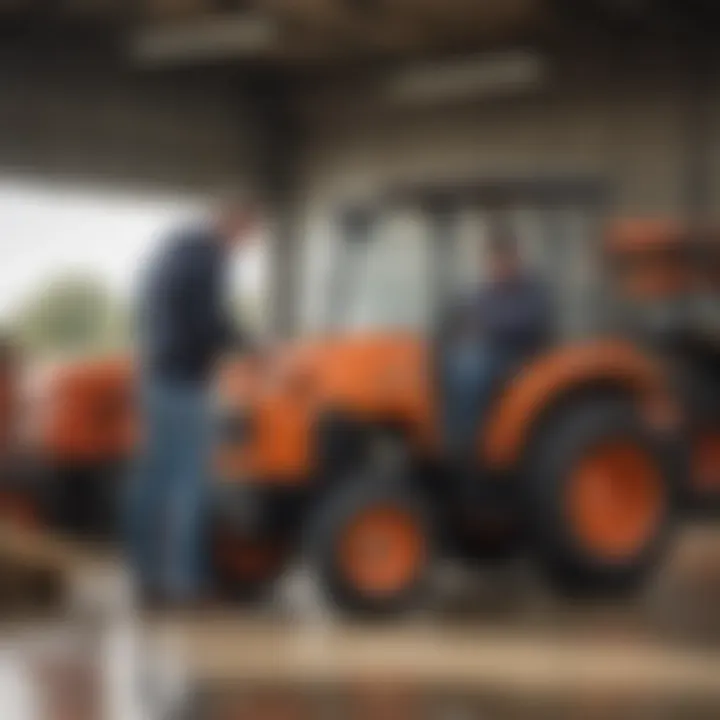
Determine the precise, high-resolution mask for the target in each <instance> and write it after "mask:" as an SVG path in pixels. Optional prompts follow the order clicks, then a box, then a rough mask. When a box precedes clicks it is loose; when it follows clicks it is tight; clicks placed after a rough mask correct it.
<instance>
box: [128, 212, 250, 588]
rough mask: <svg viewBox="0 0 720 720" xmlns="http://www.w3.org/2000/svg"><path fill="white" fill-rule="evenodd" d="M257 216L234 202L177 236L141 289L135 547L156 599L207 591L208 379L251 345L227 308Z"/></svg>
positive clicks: (141, 579) (137, 565)
mask: <svg viewBox="0 0 720 720" xmlns="http://www.w3.org/2000/svg"><path fill="white" fill-rule="evenodd" d="M254 224H255V216H254V212H253V210H252V209H251V208H250V207H249V205H247V204H246V203H238V202H227V203H224V204H223V206H222V207H221V208H219V209H218V210H217V211H216V212H215V213H214V214H213V215H212V217H211V218H210V219H209V220H208V221H206V222H205V223H203V224H200V223H198V224H197V225H195V226H192V227H186V228H183V229H181V230H179V231H176V232H175V233H173V234H171V236H170V237H169V238H168V239H167V241H166V242H165V243H163V245H162V247H161V248H160V251H159V252H158V253H157V255H156V256H155V257H154V259H153V260H152V261H151V263H150V266H149V268H148V272H147V275H146V277H145V282H144V285H143V287H142V288H141V292H140V302H139V307H138V311H139V313H138V327H137V331H138V341H139V366H140V385H139V392H140V398H139V401H140V406H141V413H142V430H143V446H142V450H141V452H140V453H139V455H138V457H137V462H136V464H135V467H134V472H133V477H132V478H131V483H130V503H129V505H130V507H129V545H130V547H129V549H130V556H131V562H132V569H133V573H134V576H135V580H136V583H137V586H138V590H139V592H140V593H141V594H142V596H143V597H146V598H150V599H153V600H154V599H164V600H169V601H176V602H194V601H196V600H197V599H199V598H200V597H201V596H202V594H203V593H204V591H205V589H206V587H205V583H206V580H207V578H206V577H205V568H204V554H203V547H202V546H203V543H202V537H203V535H204V528H203V521H204V518H205V509H206V482H205V481H206V474H207V466H206V461H207V448H208V440H209V437H208V433H209V423H208V417H207V410H206V404H207V390H208V382H209V378H210V375H211V372H212V368H213V365H214V363H215V360H216V359H217V357H218V355H219V354H220V353H221V352H222V351H223V350H225V349H227V348H228V347H229V346H230V345H235V346H240V345H242V344H243V339H242V338H241V336H240V335H239V333H238V332H237V331H236V330H235V329H234V328H233V327H232V323H231V321H230V318H229V316H228V314H227V310H226V308H225V303H224V297H223V295H224V293H223V286H224V274H225V270H226V269H227V267H228V265H229V259H230V255H231V252H232V251H233V249H235V248H236V247H238V246H239V245H242V244H244V243H246V242H247V241H248V238H249V237H250V236H251V234H252V230H253V228H254Z"/></svg>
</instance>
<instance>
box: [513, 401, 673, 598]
mask: <svg viewBox="0 0 720 720" xmlns="http://www.w3.org/2000/svg"><path fill="white" fill-rule="evenodd" d="M614 440H622V441H627V440H630V441H631V442H632V444H633V445H634V446H636V447H638V448H640V449H641V450H642V452H643V453H644V454H647V457H648V458H649V459H650V460H651V462H652V463H653V465H654V467H655V469H656V470H657V473H658V476H657V477H658V479H659V483H660V489H661V492H662V496H661V497H662V503H663V504H662V506H661V510H660V512H659V515H658V517H657V520H656V522H655V523H654V524H653V529H652V531H651V533H650V535H649V536H648V538H647V539H646V541H645V542H643V543H642V544H641V545H640V546H638V548H637V550H636V551H633V552H632V553H629V554H627V555H622V556H621V557H620V556H616V557H612V558H608V557H607V556H601V555H599V554H598V553H596V552H593V551H592V550H591V549H590V548H588V547H587V545H586V544H584V543H583V542H582V540H581V539H580V538H579V537H578V534H577V533H576V532H575V531H574V529H573V527H572V524H573V523H572V521H571V520H570V517H569V513H568V512H567V505H566V503H567V498H568V489H569V485H570V481H571V479H572V478H573V471H574V469H576V468H577V464H578V463H579V462H580V460H581V459H582V458H583V457H584V456H587V453H589V452H590V451H591V450H593V449H596V448H598V447H600V446H602V445H603V444H604V443H606V442H612V441H614ZM674 460H675V458H674V456H673V453H672V448H671V447H670V446H669V445H667V444H666V443H665V442H664V441H662V440H660V439H659V438H658V437H657V436H655V435H654V434H653V433H652V432H651V431H650V430H649V429H648V428H647V427H646V426H645V425H644V424H643V423H642V421H641V420H640V418H639V417H638V415H637V413H636V411H635V409H634V408H633V406H632V404H631V403H630V402H623V401H622V400H618V399H609V400H603V399H601V398H597V399H589V400H588V399H586V400H584V401H580V402H579V403H578V404H570V405H568V406H565V407H564V408H562V410H561V411H560V412H559V413H558V414H557V415H556V416H554V417H552V418H551V420H550V422H549V424H548V425H547V426H546V427H545V428H544V430H543V432H542V433H541V435H540V436H539V437H538V438H537V440H536V443H535V445H534V447H533V451H532V452H531V453H530V456H529V464H528V469H527V480H528V484H529V493H528V501H529V502H528V504H527V508H526V513H527V515H528V519H529V527H530V529H531V533H532V535H531V547H532V548H533V551H534V552H535V553H536V554H537V557H538V560H539V562H540V565H541V568H542V570H543V571H544V573H545V574H546V576H547V578H548V579H549V580H550V582H551V584H552V585H553V586H554V588H555V589H556V590H558V591H559V592H561V593H562V594H566V595H572V596H578V595H579V596H598V595H599V596H618V595H625V594H629V593H631V592H634V591H636V590H638V589H639V588H640V587H641V586H642V585H643V583H644V582H645V581H646V579H647V578H648V576H649V575H650V574H651V573H652V572H653V570H655V568H656V567H657V566H658V564H659V562H660V561H661V559H662V558H663V554H664V550H665V547H666V544H667V540H668V537H669V535H670V532H671V529H672V528H673V525H674V521H675V516H676V510H677V492H676V484H677V483H676V480H677V472H676V468H675V467H674Z"/></svg>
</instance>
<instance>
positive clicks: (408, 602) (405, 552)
mask: <svg viewBox="0 0 720 720" xmlns="http://www.w3.org/2000/svg"><path fill="white" fill-rule="evenodd" d="M434 550H435V540H434V533H433V530H432V523H431V522H430V519H429V516H428V513H427V511H426V509H425V506H424V503H423V502H422V500H421V498H420V494H419V490H418V489H417V488H414V487H413V486H412V484H411V483H409V482H397V481H396V480H394V479H382V478H379V477H373V476H372V474H367V475H363V474H360V475H359V476H358V477H356V478H353V479H349V480H346V481H344V482H341V483H340V484H339V485H337V486H335V487H333V488H331V489H330V490H329V491H328V494H327V496H326V497H325V498H324V501H323V502H322V504H321V505H320V506H319V507H318V508H317V510H316V513H315V515H314V517H313V518H311V520H310V526H309V528H308V538H307V542H306V554H307V556H308V560H309V563H310V565H311V567H312V568H313V569H314V570H315V572H316V573H317V576H318V580H319V582H320V584H321V586H322V587H323V589H324V590H325V591H326V592H327V594H328V596H329V598H330V600H331V601H332V602H333V604H334V605H335V606H336V607H338V608H339V609H341V610H347V611H351V612H353V613H355V614H362V615H372V616H389V615H394V614H398V613H400V612H404V611H407V610H409V609H411V608H414V607H415V606H417V605H418V604H419V603H420V602H421V600H422V599H423V597H424V594H425V592H424V591H425V590H426V589H427V585H428V583H427V581H428V574H429V573H428V571H429V569H430V567H431V564H432V558H433V555H434Z"/></svg>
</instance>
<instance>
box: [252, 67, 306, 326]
mask: <svg viewBox="0 0 720 720" xmlns="http://www.w3.org/2000/svg"><path fill="white" fill-rule="evenodd" d="M291 90H292V88H291V83H290V81H289V80H288V79H287V78H286V77H284V76H282V75H280V74H278V73H275V72H261V73H258V74H257V75H256V76H254V77H253V79H252V80H251V82H250V83H249V84H248V92H247V94H246V100H247V103H248V108H247V110H248V113H249V115H250V117H251V118H252V120H253V122H252V126H253V127H252V136H253V147H252V155H253V158H252V160H253V171H254V172H253V176H254V178H255V180H256V184H257V186H258V188H259V191H260V197H261V200H262V202H263V205H264V209H265V212H266V215H267V224H268V230H269V245H270V247H269V276H270V277H269V280H270V292H269V295H270V297H269V307H268V308H267V310H268V312H269V313H270V329H271V332H272V335H273V336H274V337H287V336H290V335H292V334H293V333H294V332H295V331H296V329H297V319H298V318H297V315H296V311H295V310H296V308H297V307H298V305H299V303H298V293H299V292H300V287H299V282H298V280H299V275H300V258H301V248H300V242H301V232H300V222H301V221H300V198H299V188H298V179H299V178H298V176H299V162H300V128H299V121H298V117H297V114H296V109H295V107H294V104H293V98H292V92H291Z"/></svg>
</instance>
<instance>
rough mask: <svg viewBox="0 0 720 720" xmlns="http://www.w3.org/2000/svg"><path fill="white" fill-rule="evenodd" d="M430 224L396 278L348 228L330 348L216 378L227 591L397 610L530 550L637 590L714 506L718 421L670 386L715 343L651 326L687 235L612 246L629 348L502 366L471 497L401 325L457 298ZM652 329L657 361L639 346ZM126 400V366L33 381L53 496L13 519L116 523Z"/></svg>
mask: <svg viewBox="0 0 720 720" xmlns="http://www.w3.org/2000/svg"><path fill="white" fill-rule="evenodd" d="M433 207H434V206H431V207H430V209H429V210H426V211H424V212H425V214H424V217H425V218H426V219H428V218H429V220H430V222H429V227H430V230H431V232H429V233H426V238H425V241H426V247H427V248H429V249H430V252H431V253H436V254H434V255H431V259H430V261H429V262H425V263H418V262H416V260H415V259H414V256H411V255H408V256H407V258H406V259H405V260H404V262H402V263H401V264H400V266H399V268H396V269H393V270H392V272H391V273H390V272H389V270H388V268H389V267H390V266H389V264H388V263H387V262H386V261H385V260H384V259H383V257H382V255H380V256H379V259H378V258H377V257H376V256H375V253H376V252H377V251H378V248H382V247H383V243H385V239H384V238H383V237H382V235H381V234H378V233H377V232H375V231H374V227H375V223H374V222H373V218H372V216H371V214H370V213H368V212H358V211H355V212H352V213H348V214H347V215H346V216H345V217H344V221H343V225H342V232H340V234H339V238H338V246H337V248H336V250H337V252H338V253H339V254H338V255H337V256H336V261H337V262H336V263H335V264H336V267H335V268H334V273H331V276H332V277H333V278H334V281H335V282H334V286H333V287H332V288H331V291H332V292H333V296H332V300H331V301H329V302H328V303H327V304H326V306H327V307H330V308H332V309H333V310H334V311H335V318H334V320H335V321H334V322H328V323H327V324H326V326H327V331H326V332H325V333H324V334H323V335H321V336H319V337H316V338H310V339H306V340H302V341H298V342H296V343H291V344H287V345H284V346H282V347H281V348H279V349H277V350H275V351H273V352H270V353H267V354H266V355H265V356H264V357H249V358H238V359H233V358H227V359H226V360H225V361H224V362H223V363H222V367H221V368H220V371H219V373H218V377H217V382H216V387H215V388H214V394H213V406H214V415H215V420H214V422H215V423H216V429H215V446H214V449H213V466H214V472H213V475H214V478H215V482H214V491H215V498H216V502H215V503H214V505H213V515H212V522H211V523H210V535H211V537H210V546H211V556H212V559H213V565H214V569H215V572H216V577H217V579H218V582H219V583H220V585H221V586H222V587H223V588H225V590H227V591H228V592H229V593H231V594H234V595H246V594H248V593H251V594H254V593H256V592H257V591H258V590H260V589H262V588H264V587H266V586H267V585H268V583H271V582H272V580H273V579H274V578H275V577H277V576H278V575H279V573H280V572H281V571H282V569H283V568H284V567H286V565H287V563H288V561H290V560H291V559H293V558H297V556H298V554H301V555H302V557H303V559H304V562H306V563H307V564H308V565H309V566H310V567H311V568H312V569H313V571H314V572H315V573H316V574H317V576H318V578H319V580H320V582H321V585H322V586H323V587H324V588H325V589H326V591H327V592H328V594H329V595H330V596H331V598H332V599H333V601H334V602H335V603H337V604H338V605H340V606H343V607H346V608H349V609H352V610H355V611H363V612H374V613H389V612H394V611H398V610H401V609H403V608H406V607H408V606H410V605H412V604H413V603H414V602H415V601H416V600H418V599H419V598H420V597H421V596H422V591H423V589H424V588H425V587H426V581H427V578H428V572H429V569H430V568H431V567H432V565H433V562H434V560H435V559H436V558H437V557H438V555H451V556H456V557H460V558H463V559H466V560H468V561H481V560H489V559H495V558H498V557H504V556H505V555H507V554H508V553H510V552H513V553H515V552H519V551H523V552H527V553H529V554H531V555H532V556H534V557H535V559H536V560H537V562H538V564H539V566H540V567H541V568H542V569H543V571H544V572H545V573H546V575H547V577H548V578H549V579H550V580H551V581H552V582H553V583H554V584H555V585H556V586H557V587H558V588H559V589H561V590H563V591H567V592H573V593H576V592H581V593H588V592H599V593H603V594H604V593H611V592H624V591H627V590H630V589H633V588H635V587H637V586H638V585H639V584H640V583H641V582H642V581H643V580H644V579H645V578H646V576H647V575H648V573H649V572H651V571H652V570H653V569H654V568H655V567H656V566H657V564H658V562H659V561H660V559H661V558H662V554H663V549H664V547H665V545H666V541H667V539H668V537H669V535H670V531H671V529H672V526H673V521H674V519H675V518H676V516H677V510H678V508H679V507H680V503H681V501H682V498H683V495H689V494H690V493H689V492H688V489H689V488H694V489H695V490H696V491H697V492H696V493H694V494H696V495H698V494H702V495H703V497H705V496H706V495H707V492H706V490H707V489H708V488H710V487H714V488H715V490H718V489H720V483H718V482H716V481H715V479H714V478H715V475H714V474H713V473H716V472H717V470H716V469H715V467H716V465H715V464H714V460H713V457H714V455H713V453H714V452H715V448H716V447H717V445H716V444H715V443H716V440H717V438H718V435H717V433H718V432H720V423H718V425H717V426H715V425H713V424H712V422H711V420H710V419H708V423H706V424H700V425H697V426H695V424H694V422H695V421H694V418H695V417H696V415H695V410H694V406H692V404H691V403H690V401H689V400H688V401H686V399H685V398H686V395H685V394H684V392H685V391H684V389H683V386H682V383H681V382H679V381H678V382H676V380H675V378H676V374H677V373H676V368H692V369H693V370H692V372H695V369H696V368H700V367H705V365H704V364H703V363H706V362H707V369H708V371H710V370H711V369H712V368H711V360H710V359H709V358H710V357H711V354H708V355H707V356H706V353H711V351H710V350H709V349H708V348H710V347H711V346H712V343H711V342H709V341H708V342H706V341H705V339H704V335H703V334H702V333H699V334H698V335H697V342H696V344H695V345H693V344H692V343H689V342H688V343H687V344H685V342H684V341H683V342H682V343H681V342H680V341H679V340H677V339H676V338H675V336H674V335H672V334H667V333H665V331H666V330H667V328H664V327H663V328H660V329H659V330H660V332H659V333H658V337H660V340H659V341H658V340H657V338H656V337H655V328H654V322H653V320H652V319H650V320H649V319H648V318H644V317H642V315H643V310H646V309H653V310H657V308H658V307H662V306H664V304H665V302H666V301H668V308H666V311H667V313H669V314H671V315H672V313H673V312H676V311H675V309H674V305H675V303H674V302H671V301H674V300H677V299H678V297H679V295H678V294H680V295H682V294H683V293H685V292H687V290H688V285H687V283H686V282H685V283H680V282H679V281H678V282H677V283H675V281H673V282H669V281H668V279H667V277H666V275H668V274H671V275H672V274H673V273H668V270H672V271H673V272H674V271H675V270H676V263H677V258H678V254H680V255H682V256H683V258H685V260H684V261H683V262H685V261H686V271H687V272H686V274H687V276H688V277H693V276H694V269H697V268H702V269H703V270H705V267H706V266H705V265H704V264H703V263H702V262H701V263H699V264H698V263H697V262H696V261H697V258H696V257H695V256H694V253H690V252H688V248H689V247H691V246H692V247H694V246H695V244H694V243H689V242H687V238H686V237H684V236H683V234H682V233H680V232H679V231H678V232H674V231H673V232H669V231H668V228H667V227H665V226H660V225H656V224H654V223H650V224H646V223H638V224H631V225H622V226H620V227H618V228H617V230H615V231H613V232H611V233H610V235H609V239H610V242H609V245H608V261H609V267H611V268H612V270H613V272H612V273H610V274H609V276H608V277H609V279H611V280H612V282H613V283H616V284H617V293H615V292H613V293H609V295H613V296H614V295H617V297H618V298H619V300H618V303H617V305H618V307H619V309H620V310H621V312H620V313H619V315H620V316H621V317H622V318H629V317H630V316H631V315H632V316H633V317H636V316H637V320H638V323H639V324H641V325H642V327H634V328H633V333H632V335H631V337H632V340H625V339H622V336H621V335H620V334H619V333H618V332H616V331H614V332H613V335H612V336H611V337H609V338H608V339H603V338H602V336H600V335H598V336H597V337H596V338H595V339H592V340H575V341H573V342H560V341H558V342H553V343H552V344H551V345H550V346H549V347H548V348H547V349H546V350H544V351H543V352H541V353H539V354H538V355H537V356H536V357H533V358H528V359H527V362H526V363H525V364H524V366H523V367H520V368H510V369H508V375H507V378H506V380H505V381H504V382H501V383H499V386H498V388H497V392H496V395H495V397H494V399H493V401H492V403H491V406H490V407H489V408H488V409H487V411H486V412H485V413H484V416H483V417H482V418H481V420H480V422H479V426H478V433H477V452H476V467H475V476H476V483H475V486H474V487H473V488H470V491H468V488H467V483H460V482H458V479H457V478H455V477H454V474H453V472H452V470H451V467H450V465H449V463H448V462H447V457H446V456H445V453H444V447H443V441H442V433H441V429H440V427H439V423H438V413H437V411H436V409H437V406H438V403H437V400H438V392H439V391H438V387H439V385H438V382H437V378H436V374H435V371H434V368H435V364H436V360H437V356H438V355H437V354H438V352H441V351H442V350H441V349H439V348H438V347H437V346H436V344H435V343H433V341H432V339H431V337H429V336H428V334H427V333H423V332H422V331H420V330H419V329H416V330H408V329H407V326H408V325H409V324H413V323H408V322H406V320H407V319H408V316H407V314H406V313H407V312H408V311H413V310H417V309H418V307H419V306H420V305H422V307H423V310H424V313H422V314H423V320H424V321H425V322H426V323H427V321H428V320H429V319H431V318H432V317H433V311H434V309H435V308H438V307H440V306H441V305H442V304H443V300H444V295H445V292H446V290H447V288H445V287H443V283H444V278H445V273H444V272H443V271H442V262H443V258H444V257H445V256H446V254H447V248H448V247H449V245H448V243H449V242H450V235H451V234H452V227H451V226H452V223H451V222H450V217H451V214H450V213H448V212H447V208H445V207H441V208H440V209H437V208H435V209H433ZM401 236H402V232H398V228H394V237H401ZM668 237H670V238H671V241H669V240H668ZM342 258H344V261H342ZM668 260H669V262H668ZM343 268H344V269H345V270H346V273H343V272H342V269H343ZM347 268H350V271H349V272H348V271H347ZM676 280H677V279H676ZM686 280H687V278H686ZM692 282H695V280H694V279H693V280H692ZM412 288H415V289H416V290H418V291H419V292H418V293H417V294H416V297H413V295H412V292H411V290H412ZM648 293H649V297H650V300H651V302H649V303H648V308H644V307H643V301H644V298H647V297H648ZM379 298H380V299H384V300H388V298H389V299H390V300H391V301H392V302H391V305H392V308H393V313H394V314H393V313H390V312H388V311H387V307H388V305H387V304H385V305H383V306H382V312H381V313H380V316H379V317H380V320H381V322H376V320H377V318H378V315H373V312H372V310H373V307H372V306H373V303H376V302H377V301H378V299H379ZM620 298H621V299H622V300H620ZM630 307H633V308H634V310H637V313H634V312H631V311H630V309H629V308H630ZM661 314H662V313H661ZM338 316H339V317H338ZM391 316H392V317H391ZM667 322H668V321H667V318H665V317H663V318H662V323H660V324H661V325H662V324H663V323H665V324H667ZM416 325H417V327H418V328H419V327H420V325H421V323H416ZM401 327H404V328H405V329H400V328H401ZM685 327H686V328H687V327H689V326H688V325H687V324H686V325H685ZM641 331H642V332H643V333H648V334H653V338H651V339H652V340H653V342H654V343H656V344H657V343H658V342H659V343H660V345H661V346H657V347H653V348H652V349H651V350H646V349H643V348H644V346H643V345H641V343H639V342H637V341H636V338H637V337H638V333H640V332H641ZM683 337H684V336H683ZM668 348H670V350H672V352H670V351H669V350H668ZM700 348H701V349H700ZM673 353H674V354H673ZM684 372H685V374H688V371H687V370H685V371H684ZM692 372H691V373H690V374H692ZM707 383H709V380H708V381H703V382H702V384H701V386H700V389H701V390H702V388H703V387H709V385H708V384H707ZM131 389H132V369H131V367H130V365H129V364H128V363H127V362H125V361H117V360H110V361H102V362H88V363H85V364H83V365H75V366H70V367H68V368H66V369H64V370H63V371H60V372H55V373H51V374H50V376H49V377H48V378H47V379H46V380H45V382H44V384H43V383H40V387H38V388H35V394H34V395H31V396H29V397H28V398H27V399H26V400H25V404H26V405H27V408H26V409H25V410H23V412H22V413H21V414H22V415H23V416H25V415H28V416H29V418H28V421H27V422H26V421H25V420H24V421H23V424H24V425H27V426H28V427H26V428H24V430H23V433H22V434H23V436H24V437H26V438H30V440H29V441H28V440H26V447H28V448H29V452H30V454H31V455H32V456H33V457H40V458H43V460H44V462H43V465H44V466H45V467H46V468H47V469H48V470H49V471H50V472H51V473H52V474H53V476H54V481H53V482H49V483H45V484H42V483H41V485H42V486H43V487H47V486H49V487H50V489H51V491H50V492H49V493H47V492H43V493H37V492H35V490H34V488H35V485H33V483H31V482H26V484H25V485H24V486H23V488H20V487H19V486H18V485H15V486H12V485H11V486H10V487H9V489H7V488H6V492H5V496H4V497H5V500H6V503H9V506H12V504H13V503H17V500H18V498H25V499H26V500H27V498H31V499H32V503H34V505H32V508H34V509H35V510H36V511H37V510H38V509H39V508H42V507H45V508H46V510H45V512H44V513H43V514H44V516H45V517H46V518H49V521H50V522H52V523H53V524H57V523H60V524H63V523H65V524H67V525H69V526H71V529H75V527H74V526H76V525H77V518H75V517H74V516H73V514H72V511H71V510H72V507H73V505H74V504H75V503H78V502H79V501H83V500H84V501H85V505H87V507H86V512H85V520H84V521H83V522H85V523H88V522H90V525H91V526H97V525H104V524H107V519H106V517H104V516H103V512H105V513H107V508H111V507H112V506H113V505H114V504H115V503H114V501H113V500H112V498H113V496H114V495H115V494H116V491H117V489H118V487H117V480H116V479H115V478H113V475H115V474H116V470H117V468H118V467H121V466H122V464H123V462H124V460H125V459H127V457H128V456H129V455H130V453H131V452H132V449H133V447H134V446H135V443H136V442H137V440H136V437H135V433H134V427H133V426H134V417H133V416H134V411H133V401H132V392H131ZM700 395H701V396H703V393H702V392H701V393H700ZM706 397H707V398H709V397H710V395H709V393H708V395H707V396H706ZM701 399H703V398H702V397H701ZM709 405H711V403H709ZM691 407H692V408H693V409H692V411H691V410H690V408H691ZM717 408H720V404H716V405H714V407H708V410H713V411H714V412H717ZM698 412H699V411H698ZM697 417H698V418H699V417H700V415H697ZM689 418H690V419H689ZM691 420H692V421H691ZM704 422H705V421H704V420H703V423H704ZM688 433H691V434H688ZM691 448H692V450H693V452H692V453H689V452H688V450H689V449H691ZM690 456H692V462H696V463H697V466H696V467H697V473H698V474H697V475H695V476H693V475H692V474H689V473H688V471H687V470H688V467H689V463H688V457H690ZM706 466H707V467H706ZM688 477H690V480H688ZM695 478H697V480H696V484H693V482H694V480H695ZM20 485H22V483H20ZM27 488H30V489H31V490H32V492H25V494H23V492H24V489H25V490H26V489H27ZM700 491H702V493H701V492H700ZM38 497H42V498H44V499H45V505H44V506H42V505H41V504H40V503H39V502H38V501H37V498H38ZM103 508H105V510H104V511H103ZM80 524H81V525H82V524H83V523H80Z"/></svg>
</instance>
